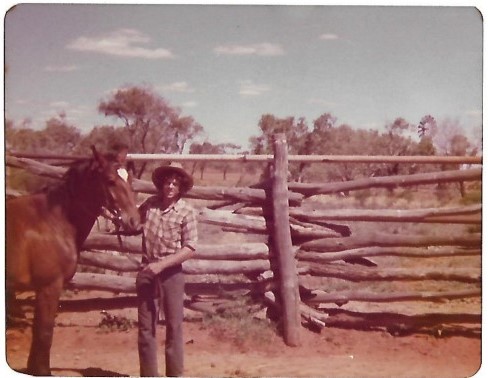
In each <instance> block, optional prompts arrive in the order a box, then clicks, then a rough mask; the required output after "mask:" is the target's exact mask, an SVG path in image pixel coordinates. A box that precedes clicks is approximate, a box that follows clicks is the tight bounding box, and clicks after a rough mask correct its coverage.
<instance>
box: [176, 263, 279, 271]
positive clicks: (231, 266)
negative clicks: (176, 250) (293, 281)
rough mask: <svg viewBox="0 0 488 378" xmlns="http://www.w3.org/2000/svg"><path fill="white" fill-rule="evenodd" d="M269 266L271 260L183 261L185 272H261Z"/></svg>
mask: <svg viewBox="0 0 488 378" xmlns="http://www.w3.org/2000/svg"><path fill="white" fill-rule="evenodd" d="M269 268H270V263H269V260H245V261H232V260H229V261H224V260H219V261H213V260H187V261H185V262H184V263H183V272H184V273H186V274H246V273H260V272H264V271H266V270H268V269H269Z"/></svg>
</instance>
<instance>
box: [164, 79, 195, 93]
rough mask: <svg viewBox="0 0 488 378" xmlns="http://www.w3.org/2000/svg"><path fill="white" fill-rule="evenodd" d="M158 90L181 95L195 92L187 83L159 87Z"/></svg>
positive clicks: (181, 82) (178, 82) (180, 82)
mask: <svg viewBox="0 0 488 378" xmlns="http://www.w3.org/2000/svg"><path fill="white" fill-rule="evenodd" d="M157 89H158V90H160V91H162V92H179V93H193V92H195V89H194V88H192V87H191V86H190V85H189V84H188V83H187V82H186V81H177V82H174V83H171V84H168V85H163V86H159V87H158V88H157Z"/></svg>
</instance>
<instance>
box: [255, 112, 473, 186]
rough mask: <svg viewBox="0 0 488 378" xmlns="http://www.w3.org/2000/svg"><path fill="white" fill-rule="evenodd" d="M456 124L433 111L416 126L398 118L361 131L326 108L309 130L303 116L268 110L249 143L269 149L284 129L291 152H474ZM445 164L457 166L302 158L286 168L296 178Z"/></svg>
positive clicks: (338, 177) (400, 171)
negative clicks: (323, 161) (283, 115)
mask: <svg viewBox="0 0 488 378" xmlns="http://www.w3.org/2000/svg"><path fill="white" fill-rule="evenodd" d="M458 126H459V125H458V123H456V122H453V121H450V120H443V121H442V122H440V123H439V124H438V123H437V122H436V120H435V119H434V118H433V117H432V116H430V115H426V116H424V117H423V118H422V119H421V121H420V123H419V124H418V125H416V124H412V123H410V122H408V121H407V120H405V119H404V118H401V117H399V118H397V119H395V120H394V121H393V122H391V123H387V124H386V125H385V126H384V129H383V130H382V131H381V130H365V129H355V128H353V127H352V126H350V125H347V124H340V125H337V118H336V117H334V116H333V115H332V114H330V113H324V114H322V115H321V116H319V117H318V118H317V119H316V120H314V121H313V128H312V130H309V128H308V126H307V123H306V120H305V119H304V118H299V119H298V121H295V118H294V117H288V118H283V119H280V118H277V117H275V116H273V115H270V114H267V115H264V116H263V117H262V118H261V120H260V122H259V128H260V131H261V134H260V135H258V136H252V137H251V138H250V145H251V151H252V153H255V154H268V153H272V144H273V137H274V135H275V134H276V133H284V134H285V135H286V138H287V142H288V148H289V153H290V154H305V155H310V154H316V155H385V156H410V155H425V156H432V155H436V154H437V153H438V152H439V153H440V154H442V155H466V154H469V155H475V154H476V153H477V149H476V148H474V147H473V146H472V145H471V143H470V142H469V141H468V139H467V137H466V136H464V135H463V134H462V132H461V129H460V128H459V127H458ZM416 130H417V132H418V135H417V133H416ZM446 168H448V169H459V167H458V166H454V167H453V166H450V167H439V166H432V165H422V164H412V163H409V164H399V163H395V164H393V163H381V162H378V163H371V164H358V163H329V164H327V165H325V164H303V163H302V164H299V165H296V164H295V165H294V164H290V173H291V176H292V179H293V180H296V181H302V180H303V179H306V180H307V181H317V180H328V181H350V180H353V179H359V178H362V177H373V176H391V175H404V174H413V173H420V172H426V171H430V170H438V169H446Z"/></svg>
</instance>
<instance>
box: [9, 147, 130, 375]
mask: <svg viewBox="0 0 488 378" xmlns="http://www.w3.org/2000/svg"><path fill="white" fill-rule="evenodd" d="M92 150H93V158H92V159H89V160H88V159H87V160H82V161H78V162H75V163H73V164H72V165H71V167H70V168H69V169H68V170H67V172H66V174H65V175H64V177H63V180H62V182H61V183H60V184H59V185H56V186H53V187H52V188H50V189H48V190H45V191H43V192H40V193H36V194H31V195H26V196H22V197H17V198H14V199H9V200H7V201H6V216H7V226H6V228H7V235H6V247H7V248H6V287H7V296H12V295H15V291H16V290H33V291H35V295H36V300H35V309H34V322H33V325H32V342H31V348H30V352H29V359H28V362H27V373H29V374H32V375H50V374H51V368H50V349H51V344H52V339H53V331H54V319H55V317H56V312H57V307H58V303H59V297H60V295H61V292H62V289H63V286H64V284H65V283H66V282H67V281H69V280H70V279H71V278H72V277H73V275H74V274H75V271H76V265H77V261H78V256H79V252H80V250H81V247H82V244H83V242H84V241H85V239H86V238H87V236H88V234H89V233H90V231H91V229H92V227H93V225H94V223H95V221H96V219H97V217H98V216H99V215H100V214H101V212H102V209H105V210H106V212H107V211H108V212H109V213H110V214H112V218H113V221H114V222H116V223H117V226H118V227H123V228H124V229H125V230H127V231H136V230H138V229H139V228H140V217H139V213H138V210H137V207H136V201H135V196H134V193H133V191H132V190H131V187H130V183H129V182H127V181H126V180H125V179H123V178H122V177H121V176H119V175H118V173H117V169H118V165H117V163H116V162H114V161H110V160H108V159H107V158H106V157H105V156H103V155H100V154H99V153H98V152H97V151H96V150H95V148H93V147H92Z"/></svg>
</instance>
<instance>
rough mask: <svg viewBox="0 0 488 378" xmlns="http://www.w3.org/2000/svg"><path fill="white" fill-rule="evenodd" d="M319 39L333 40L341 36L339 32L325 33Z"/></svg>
mask: <svg viewBox="0 0 488 378" xmlns="http://www.w3.org/2000/svg"><path fill="white" fill-rule="evenodd" d="M319 39H321V40H322V41H333V40H336V39H339V36H338V35H337V34H331V33H324V34H321V35H320V36H319Z"/></svg>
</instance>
